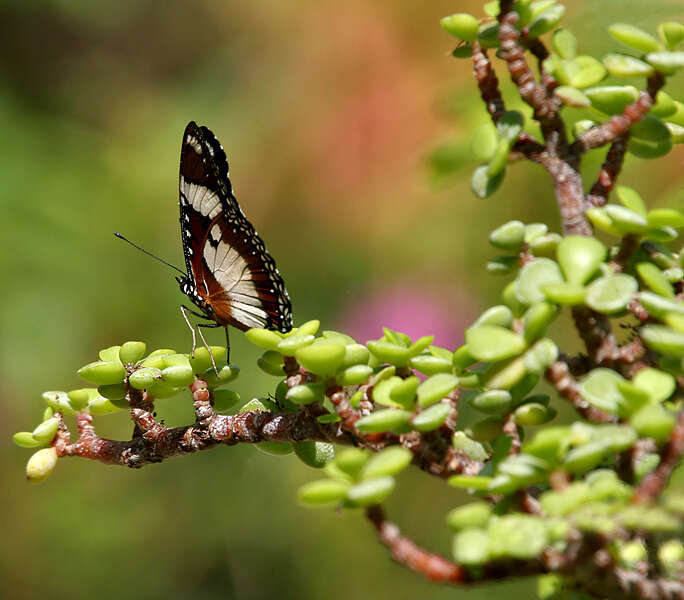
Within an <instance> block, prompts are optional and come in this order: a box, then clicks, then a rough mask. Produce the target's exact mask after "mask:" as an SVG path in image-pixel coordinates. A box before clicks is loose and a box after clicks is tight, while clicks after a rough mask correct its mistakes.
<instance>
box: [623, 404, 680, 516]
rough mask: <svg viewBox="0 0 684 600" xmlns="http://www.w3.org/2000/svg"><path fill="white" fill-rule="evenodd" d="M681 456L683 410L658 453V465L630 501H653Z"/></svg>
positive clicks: (645, 478)
mask: <svg viewBox="0 0 684 600" xmlns="http://www.w3.org/2000/svg"><path fill="white" fill-rule="evenodd" d="M682 455H684V410H680V411H679V415H678V416H677V423H676V424H675V426H674V429H673V430H672V433H671V434H670V439H669V440H668V442H667V444H665V447H664V448H663V450H662V452H661V453H660V463H658V466H657V467H656V469H655V470H654V471H652V472H651V473H649V474H648V475H646V477H644V479H643V481H642V482H641V483H640V484H639V487H638V488H637V489H636V491H635V492H634V497H633V498H632V501H633V502H635V503H639V502H649V501H652V500H654V499H655V498H656V497H657V496H658V495H659V494H660V492H662V491H663V489H664V488H665V486H666V485H667V482H668V481H669V479H670V475H671V474H672V471H673V470H674V468H675V467H676V466H677V464H679V461H680V460H681V459H682Z"/></svg>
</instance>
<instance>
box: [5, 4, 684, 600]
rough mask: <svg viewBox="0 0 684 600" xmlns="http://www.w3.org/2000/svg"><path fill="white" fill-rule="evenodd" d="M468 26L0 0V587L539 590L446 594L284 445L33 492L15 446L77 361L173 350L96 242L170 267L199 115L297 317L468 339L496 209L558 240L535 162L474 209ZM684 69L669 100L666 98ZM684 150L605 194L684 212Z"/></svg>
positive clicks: (436, 528)
mask: <svg viewBox="0 0 684 600" xmlns="http://www.w3.org/2000/svg"><path fill="white" fill-rule="evenodd" d="M460 11H471V12H473V13H474V14H476V15H482V12H481V9H480V8H479V3H477V2H463V1H461V2H453V1H451V2H447V1H444V0H434V1H432V2H427V3H416V2H414V1H409V0H375V1H373V2H370V1H365V2H362V1H360V0H352V1H351V2H345V3H339V2H333V1H331V0H319V1H308V2H281V1H275V0H256V1H254V2H249V3H247V2H218V1H210V0H205V1H197V2H182V1H181V0H168V1H166V2H159V1H157V2H155V1H152V0H118V1H117V2H114V1H110V0H106V1H101V2H86V1H84V0H35V1H33V2H30V3H29V2H25V1H23V0H4V2H2V3H1V4H0V40H1V41H0V126H1V128H2V144H1V145H0V181H1V182H2V186H1V188H0V189H1V191H0V202H1V203H2V218H1V219H0V249H1V252H0V265H1V266H2V271H1V272H2V282H3V283H2V290H3V291H2V296H1V297H0V319H1V321H0V324H1V327H2V334H1V346H0V352H1V353H2V355H1V358H2V360H1V361H0V369H1V377H0V382H1V383H0V385H1V386H2V390H1V392H2V403H3V411H4V418H3V419H2V420H1V421H0V440H3V442H2V444H1V445H0V448H1V449H2V450H1V454H0V478H2V481H4V482H5V484H4V486H3V491H2V492H1V493H0V509H1V512H0V514H1V515H2V516H1V517H0V522H2V541H1V542H0V597H3V598H23V599H29V598H55V599H61V598H73V599H76V598H86V597H89V598H92V597H98V598H103V599H108V598H120V597H135V598H162V597H164V598H168V597H172V598H195V599H204V598H206V599H210V598H212V599H213V598H239V599H252V598H254V599H271V598H283V599H285V598H297V599H309V598H311V599H313V598H328V599H330V600H334V599H342V598H352V597H353V598H370V597H372V598H406V597H410V596H414V595H415V596H416V597H429V598H447V597H449V598H463V597H465V596H467V597H468V598H470V599H476V598H485V597H488V598H493V597H508V598H529V597H531V594H532V590H533V588H534V584H533V583H532V582H529V581H528V582H514V583H507V584H502V585H497V586H490V587H488V588H478V589H474V590H468V591H463V590H454V589H451V588H446V587H439V586H436V585H432V584H429V583H426V582H424V581H423V580H421V579H420V578H419V577H418V576H415V575H413V574H412V573H410V572H408V571H407V570H405V569H403V568H401V567H398V566H396V565H394V564H393V563H392V562H391V561H390V559H389V557H388V555H387V552H386V551H385V549H384V548H382V547H381V546H380V545H379V544H378V543H377V542H376V539H375V535H374V532H373V531H372V530H371V527H370V526H369V525H368V524H367V523H365V522H364V521H363V519H362V518H361V516H360V515H359V514H357V513H353V512H350V513H348V514H337V513H335V512H334V511H331V510H321V511H311V510H305V509H303V508H301V507H299V506H298V505H297V504H296V501H295V493H296V490H297V488H298V486H300V485H301V484H302V483H304V482H306V481H309V480H312V479H315V478H317V476H318V474H317V473H316V472H314V471H312V470H311V469H309V468H307V467H305V466H304V465H302V464H301V463H300V462H299V461H298V460H297V459H296V458H294V457H292V456H290V457H284V458H279V457H269V456H265V455H263V454H261V453H259V452H257V451H256V450H255V449H254V448H251V447H235V448H224V449H216V450H214V451H211V452H206V453H202V454H197V455H193V456H188V457H185V458H183V459H174V460H170V461H167V462H164V463H163V464H161V465H154V466H148V467H146V468H144V469H142V470H140V471H130V470H127V469H119V468H106V467H103V466H101V465H98V464H95V463H92V462H89V461H85V460H64V461H61V462H60V464H59V465H58V468H57V471H56V473H55V474H54V475H53V476H52V477H51V478H50V479H49V480H48V481H47V482H45V484H43V485H41V486H38V487H34V486H29V485H28V484H26V483H25V482H24V480H23V469H24V464H25V461H26V460H27V458H28V456H29V453H28V452H27V451H25V450H21V449H19V448H16V447H14V446H13V445H11V442H10V436H11V434H12V433H13V432H14V431H17V430H23V429H26V428H29V429H30V428H32V427H33V426H34V425H35V424H36V422H37V420H38V418H39V415H40V414H41V412H42V409H43V405H42V402H41V401H40V393H41V392H42V391H44V390H46V389H65V390H68V389H73V388H76V387H80V386H81V385H82V383H79V380H78V379H77V377H76V375H75V374H74V371H75V369H76V368H77V367H79V366H81V365H82V364H85V363H87V362H89V361H91V360H94V359H95V357H96V352H97V350H98V349H99V348H102V347H106V346H109V345H113V344H118V343H121V342H122V341H124V340H126V339H142V340H145V341H146V342H147V343H148V345H149V346H150V347H151V348H154V347H174V348H176V349H178V350H180V351H188V350H189V346H190V336H189V332H188V331H187V328H186V326H185V323H184V322H183V320H182V319H181V317H180V314H179V311H178V305H179V303H180V302H181V301H182V300H183V298H182V297H181V294H180V292H179V290H178V288H177V286H176V284H175V282H174V280H173V273H172V272H170V271H169V270H168V269H166V268H165V267H163V266H161V265H159V264H156V263H154V262H153V261H151V260H150V259H148V258H147V257H145V256H143V255H142V254H140V253H137V252H135V251H134V250H133V249H131V248H130V247H127V246H126V245H124V244H122V243H120V242H118V241H116V240H115V238H114V237H113V236H112V232H113V231H121V232H123V233H124V234H126V235H128V236H129V237H131V238H132V239H133V240H135V241H138V242H139V243H141V244H143V245H144V246H145V247H146V248H148V249H149V250H151V251H154V252H157V253H159V254H160V255H161V256H163V257H166V258H168V259H169V260H171V261H173V262H176V263H177V264H179V265H181V263H182V253H181V246H180V238H179V231H178V215H177V211H178V208H177V200H178V199H177V177H178V157H179V149H180V136H181V133H182V131H183V128H184V127H185V125H186V123H187V122H188V121H189V120H191V119H194V120H196V121H198V122H199V123H201V124H206V125H208V126H209V127H210V128H211V129H213V130H214V132H215V133H216V135H217V136H218V137H219V139H220V140H221V141H222V143H223V145H224V147H225V149H226V152H227V154H228V157H229V159H230V161H231V176H232V180H233V184H234V186H235V188H236V190H237V196H238V199H239V200H240V202H241V204H242V206H243V208H244V210H245V212H246V214H247V216H248V217H249V218H250V220H251V221H252V222H253V223H254V224H255V226H256V227H257V228H258V230H259V231H260V233H261V234H262V235H263V237H264V238H265V239H266V240H267V244H268V247H269V249H270V250H271V252H272V253H273V254H274V255H275V257H276V258H277V262H278V265H279V267H280V270H281V272H282V274H283V275H284V277H285V279H286V281H287V284H288V288H289V290H290V294H291V296H292V300H293V304H294V311H295V321H296V323H301V322H303V321H305V320H307V319H310V318H320V319H321V320H322V321H323V327H324V328H339V329H343V330H345V331H347V332H348V333H350V334H352V335H355V336H357V337H358V338H359V339H360V340H361V341H366V340H367V339H371V338H373V337H379V336H380V327H381V326H382V325H387V326H391V327H394V328H396V329H400V330H403V331H406V332H407V333H409V334H411V335H414V336H415V335H420V334H427V333H435V334H436V335H437V342H438V343H439V344H441V345H448V346H451V347H453V346H455V345H456V344H458V343H460V334H459V331H461V330H462V328H463V327H464V325H466V324H467V323H469V322H470V321H471V320H472V319H473V317H474V316H476V315H477V314H478V311H480V310H482V309H483V308H484V307H486V306H487V305H488V303H491V302H492V301H494V300H495V298H496V295H497V293H498V290H499V289H500V286H501V283H502V281H501V280H497V279H496V278H493V277H490V276H487V275H486V274H485V272H484V262H485V261H486V260H487V259H488V258H490V257H491V256H493V255H494V253H495V252H494V251H493V249H491V248H490V247H488V245H487V243H486V242H485V239H486V233H487V232H488V231H490V230H491V229H493V228H494V227H495V226H497V225H499V224H501V223H502V222H505V221H506V220H509V219H510V218H520V219H522V220H526V221H533V220H549V222H550V223H552V224H553V225H554V226H556V227H557V219H556V216H555V209H554V202H553V195H552V192H551V190H550V188H549V187H548V185H547V183H546V180H545V178H544V176H543V173H542V172H541V171H540V170H539V169H538V168H537V167H533V166H530V165H518V166H516V167H515V168H512V169H509V173H508V175H507V182H506V184H507V185H504V187H503V189H502V191H500V192H499V193H498V194H497V195H495V196H494V197H493V198H490V199H488V200H486V201H479V200H476V199H475V198H474V197H473V196H472V194H471V193H470V191H469V185H468V178H469V175H470V172H471V170H472V168H473V166H474V165H473V163H472V162H471V160H472V158H471V155H470V150H469V146H468V136H469V135H470V133H471V132H472V130H473V128H474V127H475V126H476V125H477V124H479V123H480V122H482V121H483V120H485V118H486V116H485V114H484V111H483V108H482V106H481V103H480V102H479V99H478V96H477V94H476V92H475V88H474V86H473V84H472V81H471V79H470V69H471V67H470V64H469V62H468V61H456V60H454V59H453V58H451V57H450V56H449V53H450V51H451V50H452V49H453V46H454V43H453V41H452V40H450V39H449V37H448V36H447V35H446V34H445V33H444V32H443V31H442V30H441V28H440V27H439V22H438V21H439V18H440V17H442V16H444V15H447V14H450V13H452V12H460ZM677 17H679V18H681V1H680V0H673V1H649V2H647V3H646V2H639V1H629V2H625V1H622V0H610V1H602V2H595V1H588V0H587V1H583V2H572V3H571V6H569V10H568V14H567V17H566V24H567V25H568V26H569V27H570V28H571V29H573V30H574V31H575V33H576V34H577V35H578V36H579V39H580V48H581V50H582V51H583V52H585V53H587V52H594V51H602V50H607V49H608V48H609V47H611V43H610V41H609V38H608V36H607V34H606V33H605V27H606V25H607V24H609V23H610V22H611V21H614V20H624V19H629V21H630V22H632V23H634V24H638V25H641V26H644V27H646V28H650V29H651V30H652V31H653V30H654V27H655V24H656V23H657V22H658V21H660V20H663V19H667V18H669V19H672V18H677ZM500 78H501V79H502V80H506V79H507V77H506V76H505V73H504V72H500ZM683 79H684V78H683V77H682V76H681V74H680V75H679V76H678V77H676V78H674V80H673V82H672V85H670V86H669V87H668V91H670V92H671V93H673V95H679V97H680V98H681V97H682V91H683V90H684V81H683ZM507 95H508V97H511V98H512V95H510V93H507ZM511 106H513V105H511ZM440 143H446V144H447V148H448V151H449V156H451V161H450V164H451V166H452V168H453V172H450V173H449V174H446V175H445V174H444V173H442V174H441V175H439V176H437V175H436V174H435V173H434V171H431V170H430V169H429V168H428V162H429V161H428V156H429V155H430V153H431V152H432V151H433V149H434V148H435V147H436V146H437V145H438V144H440ZM683 158H684V155H683V154H682V151H681V147H680V149H679V150H676V151H675V152H673V153H672V154H671V155H670V156H669V157H667V158H666V159H661V160H659V161H658V162H657V164H656V163H650V162H646V161H639V160H635V159H629V160H628V164H627V169H626V174H625V177H624V179H623V182H625V183H628V184H630V185H634V186H635V187H636V188H637V189H638V190H639V191H640V192H641V193H642V194H643V195H644V196H645V197H646V198H647V199H648V201H649V202H650V203H651V204H652V205H676V206H679V207H680V208H681V207H682V205H683V204H684V201H683V198H682V193H681V178H679V179H677V176H678V175H681V167H682V160H683ZM599 162H600V156H598V157H597V158H596V159H595V160H593V161H590V162H589V164H588V166H587V170H588V172H590V173H591V172H595V171H596V169H597V167H598V164H599ZM654 169H656V171H654ZM656 172H657V175H655V173H656ZM214 335H215V336H216V339H215V342H216V343H220V342H221V340H222V334H221V333H220V332H218V333H215V334H214ZM232 341H233V354H232V356H233V361H234V362H237V363H238V364H240V366H241V367H242V369H243V373H242V375H241V377H240V379H239V380H238V383H237V385H236V389H237V390H238V391H239V392H241V393H242V394H243V396H244V397H246V399H248V398H249V396H250V395H258V394H266V393H267V392H268V391H270V390H271V389H272V387H273V384H274V380H273V378H269V377H268V376H266V375H263V374H261V373H260V372H259V371H258V370H257V369H256V367H255V366H254V363H255V359H256V357H257V356H258V350H257V349H256V348H254V347H252V346H249V345H247V344H246V343H245V341H244V338H243V336H242V334H240V333H238V332H236V333H234V334H233V337H232ZM569 343H573V342H569ZM159 408H160V412H161V413H162V414H163V416H164V417H165V418H166V420H167V423H170V424H172V425H180V424H185V423H188V422H190V421H191V419H192V413H191V406H190V403H189V402H188V399H187V398H185V397H178V398H176V399H172V400H168V401H163V402H160V406H159ZM129 430H130V425H129V424H128V423H127V420H126V418H125V416H122V415H116V416H113V417H109V418H103V419H101V420H100V431H101V432H102V433H103V434H104V435H110V436H116V437H126V436H127V435H128V434H129ZM463 499H464V497H463V496H462V495H461V494H460V493H459V492H456V491H454V490H451V489H448V488H446V487H445V486H444V485H443V484H442V483H440V482H438V481H432V480H431V479H430V478H428V477H424V476H421V475H420V474H413V473H411V474H407V475H405V476H402V478H401V480H400V488H399V491H398V492H397V493H395V495H394V496H393V498H392V499H391V500H390V502H389V507H388V508H389V514H390V516H391V517H392V518H393V519H394V520H396V521H397V522H398V523H399V524H400V525H401V526H402V528H403V529H404V530H405V531H407V532H408V533H409V534H412V535H414V536H415V538H416V539H417V540H418V542H421V543H424V544H426V545H428V546H429V547H431V548H434V549H436V550H439V551H442V552H444V553H448V552H449V544H450V537H449V535H448V532H447V531H446V528H445V527H444V525H443V518H442V515H443V514H445V513H446V511H447V510H448V509H449V508H451V507H453V506H454V505H455V504H457V503H459V502H462V501H463Z"/></svg>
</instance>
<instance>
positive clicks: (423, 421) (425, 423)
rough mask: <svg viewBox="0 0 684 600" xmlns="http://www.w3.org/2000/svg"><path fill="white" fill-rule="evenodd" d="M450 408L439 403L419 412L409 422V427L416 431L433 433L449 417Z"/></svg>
mask: <svg viewBox="0 0 684 600" xmlns="http://www.w3.org/2000/svg"><path fill="white" fill-rule="evenodd" d="M450 412H451V406H449V405H448V404H445V403H443V402H440V403H439V404H433V405H432V406H430V407H428V408H426V409H425V410H422V411H420V412H419V413H418V414H417V415H416V416H415V417H413V420H412V421H411V427H412V428H413V429H415V430H416V431H421V432H425V431H433V430H435V429H437V428H438V427H441V426H442V425H443V424H444V423H445V422H446V420H447V418H448V417H449V413H450Z"/></svg>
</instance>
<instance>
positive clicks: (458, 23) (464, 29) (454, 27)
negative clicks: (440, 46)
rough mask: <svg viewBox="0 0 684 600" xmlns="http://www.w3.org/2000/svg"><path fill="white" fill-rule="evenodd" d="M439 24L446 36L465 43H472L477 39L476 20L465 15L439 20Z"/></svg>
mask: <svg viewBox="0 0 684 600" xmlns="http://www.w3.org/2000/svg"><path fill="white" fill-rule="evenodd" d="M439 23H440V25H441V26H442V28H443V29H444V30H445V31H446V32H447V33H448V34H450V35H453V36H454V37H456V38H458V39H461V40H465V41H466V42H472V41H473V40H475V39H476V38H477V32H478V29H479V27H480V24H479V23H478V20H477V19H476V18H475V17H473V16H472V15H469V14H466V13H458V14H454V15H449V16H448V17H444V18H443V19H441V20H440V22H439Z"/></svg>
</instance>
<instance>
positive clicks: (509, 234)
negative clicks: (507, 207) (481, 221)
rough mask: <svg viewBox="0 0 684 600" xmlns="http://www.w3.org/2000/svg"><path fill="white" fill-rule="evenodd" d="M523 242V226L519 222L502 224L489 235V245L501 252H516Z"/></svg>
mask: <svg viewBox="0 0 684 600" xmlns="http://www.w3.org/2000/svg"><path fill="white" fill-rule="evenodd" d="M524 241H525V225H524V223H522V222H521V221H509V222H508V223H504V224H503V225H501V226H500V227H498V228H497V229H495V230H494V231H492V232H491V233H490V234H489V243H490V244H492V246H495V247H496V248H501V249H502V250H518V249H519V248H520V246H522V245H523V242H524Z"/></svg>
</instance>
